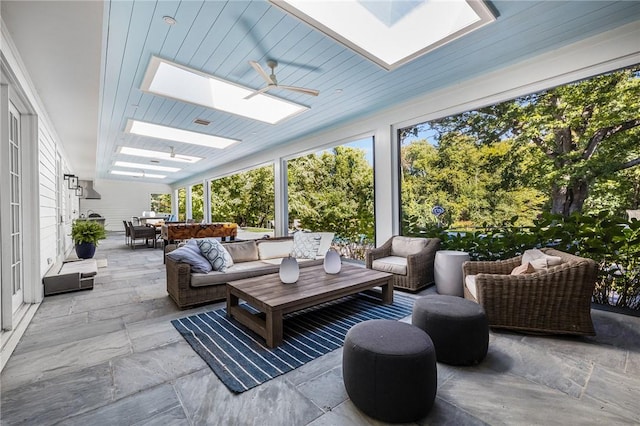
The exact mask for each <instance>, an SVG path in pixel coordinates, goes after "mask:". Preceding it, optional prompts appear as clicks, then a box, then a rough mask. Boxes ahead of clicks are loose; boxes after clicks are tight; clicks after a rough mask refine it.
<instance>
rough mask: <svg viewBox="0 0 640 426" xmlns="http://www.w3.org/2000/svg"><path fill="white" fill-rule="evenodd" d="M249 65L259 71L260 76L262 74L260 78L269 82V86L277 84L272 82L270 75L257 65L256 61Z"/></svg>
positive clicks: (250, 62)
mask: <svg viewBox="0 0 640 426" xmlns="http://www.w3.org/2000/svg"><path fill="white" fill-rule="evenodd" d="M249 64H250V65H251V66H252V67H253V69H255V70H256V71H258V74H260V76H261V77H262V78H263V79H264V81H266V82H267V84H275V82H274V81H273V80H271V77H270V76H269V74H267V72H266V71H265V70H264V69H263V68H262V67H261V66H260V64H259V63H257V62H256V61H249Z"/></svg>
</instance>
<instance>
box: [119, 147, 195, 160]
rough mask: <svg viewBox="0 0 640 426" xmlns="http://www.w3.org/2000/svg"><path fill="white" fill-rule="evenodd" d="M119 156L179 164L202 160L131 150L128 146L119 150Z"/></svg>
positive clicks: (145, 150)
mask: <svg viewBox="0 0 640 426" xmlns="http://www.w3.org/2000/svg"><path fill="white" fill-rule="evenodd" d="M120 154H124V155H133V156H135V157H144V158H156V159H158V160H167V161H177V162H180V163H197V162H198V161H200V160H202V157H194V156H191V155H184V154H176V153H175V152H174V153H171V152H162V151H151V150H148V149H140V148H131V147H128V146H123V147H122V148H120Z"/></svg>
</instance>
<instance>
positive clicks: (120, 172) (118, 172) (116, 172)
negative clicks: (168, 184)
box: [109, 170, 166, 179]
mask: <svg viewBox="0 0 640 426" xmlns="http://www.w3.org/2000/svg"><path fill="white" fill-rule="evenodd" d="M109 173H111V174H112V175H121V176H133V177H146V178H151V179H164V178H166V176H165V175H154V174H151V173H144V172H126V171H124V170H111V171H110V172H109Z"/></svg>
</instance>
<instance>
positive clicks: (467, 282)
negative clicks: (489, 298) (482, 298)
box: [464, 275, 478, 299]
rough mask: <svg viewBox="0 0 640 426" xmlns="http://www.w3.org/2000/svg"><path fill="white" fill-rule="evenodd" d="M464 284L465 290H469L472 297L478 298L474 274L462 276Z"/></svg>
mask: <svg viewBox="0 0 640 426" xmlns="http://www.w3.org/2000/svg"><path fill="white" fill-rule="evenodd" d="M464 286H465V287H467V290H469V293H471V295H472V296H473V298H474V299H478V291H477V290H476V276H475V275H467V276H466V277H465V278H464Z"/></svg>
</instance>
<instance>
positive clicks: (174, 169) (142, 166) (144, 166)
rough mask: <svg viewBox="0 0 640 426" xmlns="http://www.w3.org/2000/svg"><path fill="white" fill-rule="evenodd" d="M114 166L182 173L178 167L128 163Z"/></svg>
mask: <svg viewBox="0 0 640 426" xmlns="http://www.w3.org/2000/svg"><path fill="white" fill-rule="evenodd" d="M113 165H114V166H116V167H128V168H130V169H142V170H157V171H159V172H170V173H175V172H177V171H180V169H179V168H177V167H167V166H156V165H154V164H144V163H128V162H126V161H116V162H115V163H114V164H113Z"/></svg>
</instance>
